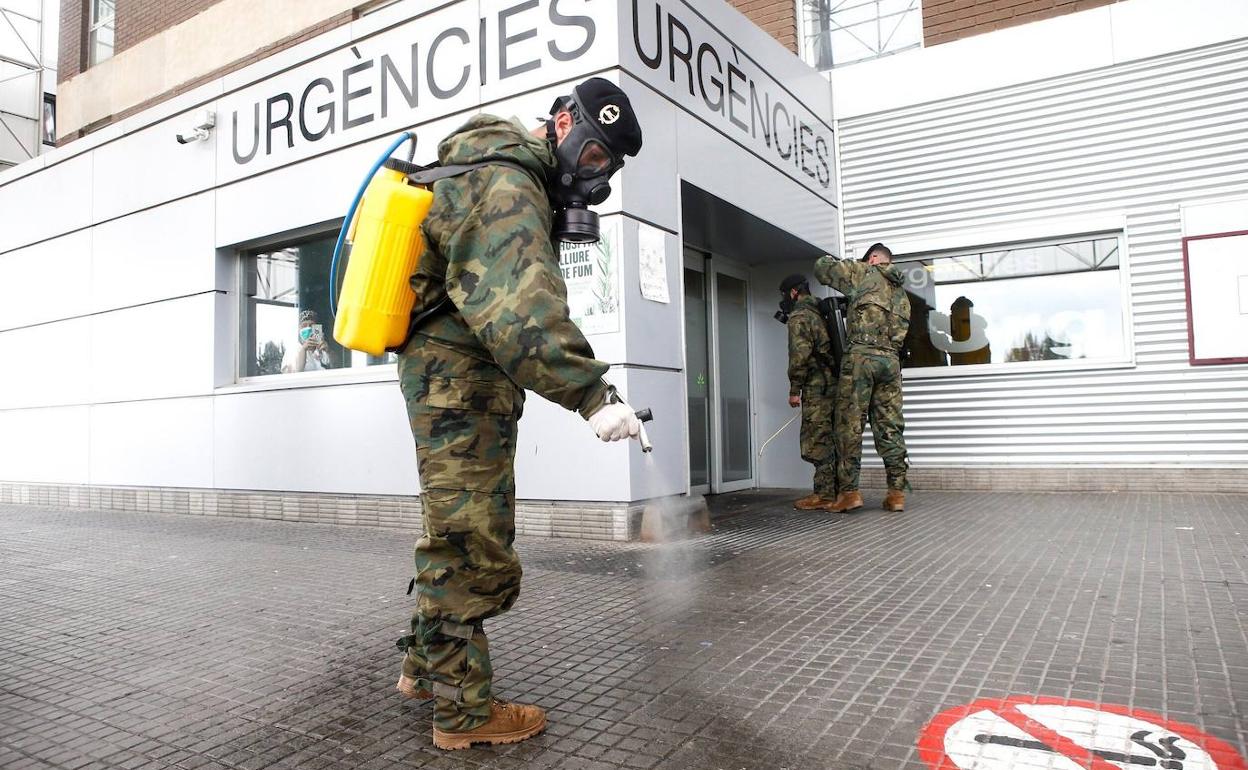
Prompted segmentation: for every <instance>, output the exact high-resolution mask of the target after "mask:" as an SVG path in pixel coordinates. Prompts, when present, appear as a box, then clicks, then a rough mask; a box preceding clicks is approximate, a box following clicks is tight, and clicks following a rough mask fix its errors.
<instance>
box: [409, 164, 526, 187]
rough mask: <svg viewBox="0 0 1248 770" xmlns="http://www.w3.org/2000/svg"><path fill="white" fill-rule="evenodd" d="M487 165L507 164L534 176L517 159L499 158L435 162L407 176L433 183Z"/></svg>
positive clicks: (420, 181)
mask: <svg viewBox="0 0 1248 770" xmlns="http://www.w3.org/2000/svg"><path fill="white" fill-rule="evenodd" d="M486 166H507V167H509V168H513V169H515V170H516V171H519V172H521V173H523V174H526V175H529V176H532V174H533V172H532V171H531V170H529V169H527V168H525V167H524V166H522V165H520V164H519V163H516V162H515V161H510V160H502V159H499V160H483V161H479V162H477V163H457V164H454V165H451V166H443V165H441V164H438V163H434V164H433V165H431V166H425V167H424V168H422V169H421V170H419V171H414V172H412V173H409V174H408V175H407V178H408V179H410V180H411V181H412V183H413V184H418V185H431V184H433V183H434V182H437V181H438V180H440V179H450V178H451V177H453V176H460V175H461V174H467V173H468V172H469V171H475V170H476V169H479V168H484V167H486Z"/></svg>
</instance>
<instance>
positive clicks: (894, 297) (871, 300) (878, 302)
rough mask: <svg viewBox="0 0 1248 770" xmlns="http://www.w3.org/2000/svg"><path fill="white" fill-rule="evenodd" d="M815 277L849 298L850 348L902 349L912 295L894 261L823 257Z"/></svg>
mask: <svg viewBox="0 0 1248 770" xmlns="http://www.w3.org/2000/svg"><path fill="white" fill-rule="evenodd" d="M815 278H817V279H818V280H819V282H820V283H822V284H824V285H826V286H831V287H832V288H834V289H836V290H837V291H839V292H841V293H842V294H844V295H845V296H846V297H847V298H848V299H849V314H848V317H847V318H846V319H845V327H846V328H845V331H846V334H847V336H848V337H849V347H850V348H856V347H861V348H872V349H875V350H888V351H892V352H894V353H896V352H899V351H900V350H901V345H902V343H903V342H905V340H906V330H907V329H909V328H910V298H909V297H907V296H906V290H905V288H904V287H903V286H902V284H903V283H904V279H903V278H902V275H901V271H900V270H898V269H897V268H896V267H894V266H892V265H876V266H874V267H873V266H871V265H868V264H867V263H865V262H854V261H851V260H847V259H846V260H841V259H835V258H834V257H820V258H819V261H818V262H816V263H815Z"/></svg>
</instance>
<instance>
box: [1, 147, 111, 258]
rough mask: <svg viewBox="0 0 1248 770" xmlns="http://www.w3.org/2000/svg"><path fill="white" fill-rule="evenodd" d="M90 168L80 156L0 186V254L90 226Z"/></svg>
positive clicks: (90, 164)
mask: <svg viewBox="0 0 1248 770" xmlns="http://www.w3.org/2000/svg"><path fill="white" fill-rule="evenodd" d="M91 169H92V163H91V156H90V155H80V156H78V157H75V158H71V159H69V160H67V161H65V162H64V163H58V164H57V165H55V166H52V167H51V168H47V169H44V170H43V171H40V172H39V173H37V174H29V175H26V176H24V177H18V178H17V179H14V180H13V181H11V182H9V183H8V184H6V185H4V186H2V187H0V212H3V220H2V221H3V223H4V226H3V227H0V253H4V252H6V251H10V250H12V249H16V248H18V247H19V246H25V245H27V244H30V243H33V242H34V241H40V240H43V239H45V238H51V237H52V236H54V235H60V234H62V233H67V232H69V231H71V230H77V229H79V228H82V227H86V226H87V225H88V224H90V223H91ZM19 179H20V183H19V181H18V180H19Z"/></svg>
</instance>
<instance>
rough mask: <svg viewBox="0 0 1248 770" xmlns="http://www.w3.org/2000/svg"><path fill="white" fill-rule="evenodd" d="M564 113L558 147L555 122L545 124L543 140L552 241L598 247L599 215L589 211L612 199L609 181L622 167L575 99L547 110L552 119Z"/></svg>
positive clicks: (564, 100)
mask: <svg viewBox="0 0 1248 770" xmlns="http://www.w3.org/2000/svg"><path fill="white" fill-rule="evenodd" d="M563 110H567V112H568V113H569V114H570V115H571V116H572V120H573V123H572V128H571V129H570V130H569V131H568V134H567V135H566V136H565V137H564V138H563V141H562V142H560V141H558V137H557V136H556V133H555V120H554V118H553V117H552V118H550V119H548V120H547V121H546V138H547V139H548V140H549V141H550V145H551V147H552V148H553V149H554V152H555V164H556V166H555V170H554V171H553V172H552V175H551V180H550V200H551V206H552V208H553V209H554V220H553V222H552V226H551V239H552V240H555V241H566V242H568V243H597V241H598V239H599V237H600V234H599V228H598V214H596V213H595V212H593V211H590V210H589V207H590V206H597V205H598V204H600V203H602V202H603V201H605V200H606V199H607V196H609V195H610V194H611V185H610V184H608V180H609V179H610V178H611V175H612V174H614V173H615V172H616V171H619V170H620V168H621V167H623V165H624V156H623V155H619V154H617V153H616V152H614V151H613V150H612V149H611V145H610V144H608V142H607V139H606V137H605V136H604V135H603V134H602V132H601V131H600V130H599V129H598V127H597V126H596V125H595V124H594V123H593V122H592V121H590V120H587V119H586V118H585V108H584V106H583V105H582V104H581V102H580V100H579V99H578V98H577V96H576V94H575V93H574V94H573V95H572V96H568V97H564V98H560V99H557V100H556V101H555V104H554V106H553V107H551V113H552V115H557V114H559V112H561V111H563ZM617 114H618V112H617Z"/></svg>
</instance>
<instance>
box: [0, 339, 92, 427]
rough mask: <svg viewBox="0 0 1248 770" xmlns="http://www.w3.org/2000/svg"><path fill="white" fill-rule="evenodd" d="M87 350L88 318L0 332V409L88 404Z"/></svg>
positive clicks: (89, 385)
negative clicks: (1, 363) (0, 373)
mask: <svg viewBox="0 0 1248 770" xmlns="http://www.w3.org/2000/svg"><path fill="white" fill-rule="evenodd" d="M90 351H91V321H90V319H89V318H77V319H73V320H69V321H59V322H57V323H50V324H42V325H40V326H29V327H25V328H22V329H13V330H10V331H5V332H0V361H4V370H5V376H3V377H0V409H19V408H28V407H37V406H60V405H70V404H85V403H87V402H88V401H89V400H90V397H91V376H92V372H91V369H90ZM4 440H6V441H7V438H5V439H4Z"/></svg>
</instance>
